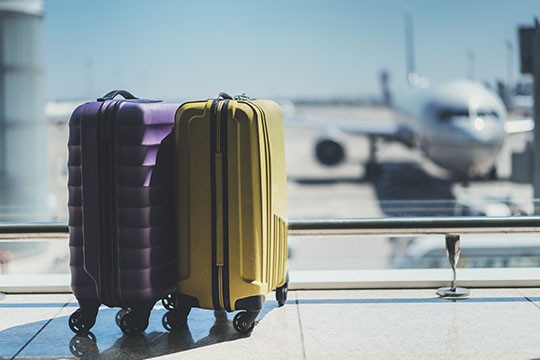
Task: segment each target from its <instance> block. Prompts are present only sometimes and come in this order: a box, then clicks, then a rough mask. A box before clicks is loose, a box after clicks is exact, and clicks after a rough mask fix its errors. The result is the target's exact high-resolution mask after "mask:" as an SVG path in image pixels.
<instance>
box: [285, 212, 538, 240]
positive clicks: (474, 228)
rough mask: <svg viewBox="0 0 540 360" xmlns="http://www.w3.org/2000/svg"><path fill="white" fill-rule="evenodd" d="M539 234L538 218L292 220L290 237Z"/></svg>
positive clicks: (290, 221)
mask: <svg viewBox="0 0 540 360" xmlns="http://www.w3.org/2000/svg"><path fill="white" fill-rule="evenodd" d="M526 232H528V233H530V232H540V216H507V217H485V216H484V217H479V216H478V217H471V216H452V217H390V218H343V219H291V220H289V235H294V236H297V235H411V234H417V235H424V234H454V233H455V234H478V233H526Z"/></svg>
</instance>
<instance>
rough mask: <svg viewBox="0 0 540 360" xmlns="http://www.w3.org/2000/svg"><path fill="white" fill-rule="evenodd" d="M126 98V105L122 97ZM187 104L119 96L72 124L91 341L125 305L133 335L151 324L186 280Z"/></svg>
mask: <svg viewBox="0 0 540 360" xmlns="http://www.w3.org/2000/svg"><path fill="white" fill-rule="evenodd" d="M117 95H122V96H123V97H125V100H115V99H114V98H115V97H116V96H117ZM178 106H179V104H171V103H162V102H160V101H151V100H139V99H136V98H135V97H133V95H131V94H129V93H128V92H126V91H112V92H110V93H108V94H107V95H105V96H104V97H103V98H100V99H98V101H96V102H89V103H85V104H83V105H81V106H79V107H78V108H77V109H75V111H74V112H73V114H72V116H71V119H70V121H69V142H68V148H69V160H68V169H69V170H68V171H69V180H68V189H69V200H68V207H69V235H70V236H69V247H70V256H71V259H70V268H71V287H72V289H73V293H74V294H75V296H76V297H77V300H78V302H79V306H80V308H79V309H78V310H77V311H76V312H74V313H73V314H72V315H71V317H70V318H69V326H70V328H71V329H72V330H73V331H74V332H76V333H78V334H81V333H82V334H84V333H87V332H88V330H89V329H90V328H91V327H92V326H93V325H94V323H95V319H96V316H97V312H98V308H99V306H100V305H101V304H105V305H107V306H109V307H121V308H122V310H120V311H119V312H118V314H117V317H116V320H117V324H118V325H119V326H120V328H121V329H122V331H123V332H124V333H126V334H128V335H131V334H135V333H138V332H142V331H144V330H145V329H146V327H147V326H148V317H149V315H150V310H151V309H152V307H153V306H154V304H155V302H156V301H157V300H159V299H163V298H166V297H167V294H170V293H174V292H175V290H176V282H177V257H176V251H177V250H176V249H177V246H176V236H175V231H176V230H175V226H174V220H175V215H174V201H173V198H174V196H173V191H174V190H173V184H172V179H173V170H172V162H173V148H174V141H173V138H172V134H171V130H172V128H173V126H174V114H175V112H176V110H177V108H178Z"/></svg>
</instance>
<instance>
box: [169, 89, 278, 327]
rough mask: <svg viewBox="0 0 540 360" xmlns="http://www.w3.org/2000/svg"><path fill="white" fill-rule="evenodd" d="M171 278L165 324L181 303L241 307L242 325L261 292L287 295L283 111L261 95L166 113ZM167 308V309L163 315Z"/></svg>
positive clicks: (180, 316)
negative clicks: (170, 121)
mask: <svg viewBox="0 0 540 360" xmlns="http://www.w3.org/2000/svg"><path fill="white" fill-rule="evenodd" d="M175 141H176V142H175V144H176V152H175V153H176V158H175V168H176V184H177V185H176V186H177V187H176V189H177V192H176V204H177V213H178V214H177V216H178V218H179V221H178V228H177V235H178V238H179V247H178V254H179V258H178V264H179V282H178V292H179V293H178V296H177V299H176V301H175V303H176V306H175V308H176V309H175V311H174V312H171V313H170V314H171V316H170V317H169V318H167V319H166V320H165V321H166V322H168V323H169V324H170V326H171V327H177V326H181V325H182V324H184V323H185V322H186V321H187V315H188V314H189V311H190V309H191V307H200V308H204V309H215V310H227V311H230V312H231V311H236V310H245V311H243V312H240V313H238V314H236V316H235V317H234V320H233V325H234V327H235V329H236V330H237V331H238V332H240V333H248V332H250V331H251V330H252V329H253V327H254V325H255V318H256V317H257V315H258V313H259V312H260V310H261V309H262V306H263V305H264V302H265V300H266V296H267V295H268V293H270V292H271V291H272V290H274V289H276V298H277V300H278V302H279V305H280V306H282V305H283V304H284V303H285V301H286V297H287V281H288V279H287V195H286V185H287V184H286V173H285V150H284V136H283V119H282V113H281V109H280V107H279V105H277V104H276V103H275V102H272V101H267V100H250V99H249V98H247V97H245V96H237V97H235V98H234V99H233V98H231V97H230V96H229V95H227V94H224V93H221V94H220V96H219V97H218V98H217V99H212V100H206V101H194V102H188V103H185V104H183V105H182V106H181V107H180V108H179V109H178V111H177V112H176V118H175ZM173 314H174V315H175V316H172V315H173Z"/></svg>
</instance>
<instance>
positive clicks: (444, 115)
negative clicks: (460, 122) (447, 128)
mask: <svg viewBox="0 0 540 360" xmlns="http://www.w3.org/2000/svg"><path fill="white" fill-rule="evenodd" d="M456 117H469V110H467V109H461V110H460V109H452V110H442V111H441V112H440V113H439V119H440V120H441V121H442V122H447V121H450V120H451V119H453V118H456Z"/></svg>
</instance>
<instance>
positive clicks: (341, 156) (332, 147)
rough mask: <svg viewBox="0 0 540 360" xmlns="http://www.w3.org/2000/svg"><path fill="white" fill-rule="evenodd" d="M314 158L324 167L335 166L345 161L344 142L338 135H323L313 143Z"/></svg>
mask: <svg viewBox="0 0 540 360" xmlns="http://www.w3.org/2000/svg"><path fill="white" fill-rule="evenodd" d="M315 157H316V158H317V160H318V161H319V162H320V163H321V164H323V165H326V166H335V165H339V164H341V163H342V162H343V161H344V160H345V141H344V140H343V138H342V136H340V134H339V133H337V132H336V133H331V134H325V135H323V136H321V137H319V138H318V139H317V141H316V142H315Z"/></svg>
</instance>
